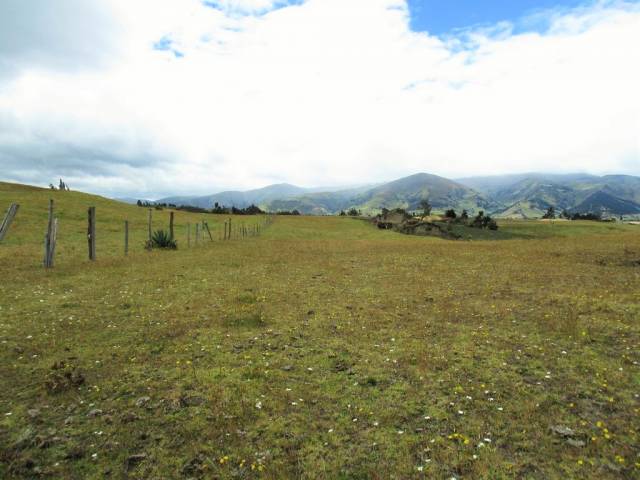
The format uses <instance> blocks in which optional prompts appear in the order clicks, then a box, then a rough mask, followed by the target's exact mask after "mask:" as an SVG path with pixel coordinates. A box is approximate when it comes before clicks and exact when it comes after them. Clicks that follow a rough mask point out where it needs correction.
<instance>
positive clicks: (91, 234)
mask: <svg viewBox="0 0 640 480" xmlns="http://www.w3.org/2000/svg"><path fill="white" fill-rule="evenodd" d="M88 214H89V217H88V221H89V222H88V226H87V241H88V243H89V260H95V259H96V207H89V210H88Z"/></svg>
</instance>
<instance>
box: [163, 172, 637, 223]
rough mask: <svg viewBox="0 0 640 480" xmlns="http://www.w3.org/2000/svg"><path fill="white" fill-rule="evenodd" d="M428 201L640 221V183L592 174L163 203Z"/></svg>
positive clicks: (274, 191) (271, 207)
mask: <svg viewBox="0 0 640 480" xmlns="http://www.w3.org/2000/svg"><path fill="white" fill-rule="evenodd" d="M424 199H428V200H429V202H430V203H431V205H432V206H433V209H434V211H436V212H438V211H444V210H446V209H449V208H454V209H456V210H458V211H461V210H462V209H466V210H467V211H468V212H469V213H471V214H472V213H475V212H477V211H479V210H484V211H485V212H488V213H491V214H492V215H494V216H497V217H502V218H536V217H540V216H542V215H543V214H544V213H545V212H546V210H547V209H548V208H549V207H551V206H552V207H554V208H555V209H556V211H557V212H560V211H562V210H567V211H569V212H572V213H576V212H579V213H587V212H592V213H602V214H604V215H630V216H637V215H640V177H635V176H629V175H606V176H595V175H588V174H580V173H578V174H543V173H527V174H518V175H496V176H486V177H468V178H461V179H457V180H450V179H447V178H444V177H440V176H437V175H431V174H428V173H417V174H415V175H410V176H408V177H404V178H400V179H398V180H394V181H391V182H388V183H383V184H380V185H366V186H359V187H353V188H346V189H334V190H330V189H327V190H326V191H322V189H317V188H316V189H310V188H303V187H297V186H295V185H290V184H287V183H282V184H276V185H269V186H267V187H264V188H260V189H256V190H248V191H225V192H220V193H215V194H212V195H207V196H193V197H189V196H183V197H166V198H162V199H160V200H158V201H157V203H171V204H175V205H191V206H196V207H201V208H212V207H213V206H214V205H215V204H216V203H217V204H218V205H221V206H226V207H231V206H235V207H238V208H244V207H247V206H249V205H251V204H254V205H257V206H259V207H261V208H262V209H264V210H267V211H282V210H298V211H300V212H301V213H303V214H311V215H333V214H336V213H339V212H340V211H342V210H348V209H350V208H355V209H357V210H360V211H362V213H364V214H371V213H376V212H379V211H380V210H381V209H382V208H389V209H392V208H404V209H407V210H419V209H420V202H421V201H422V200H424Z"/></svg>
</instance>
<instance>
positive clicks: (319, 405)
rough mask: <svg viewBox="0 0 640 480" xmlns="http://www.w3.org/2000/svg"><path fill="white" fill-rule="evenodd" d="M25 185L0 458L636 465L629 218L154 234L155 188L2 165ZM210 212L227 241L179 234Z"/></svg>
mask: <svg viewBox="0 0 640 480" xmlns="http://www.w3.org/2000/svg"><path fill="white" fill-rule="evenodd" d="M50 197H52V198H54V199H55V200H56V211H57V214H58V216H59V222H60V227H59V229H60V230H59V240H58V248H57V256H56V266H55V268H54V269H52V270H48V271H46V270H44V269H43V268H42V267H41V262H42V255H43V246H42V245H43V237H44V230H45V226H46V214H47V213H46V210H47V201H48V199H49V198H50ZM14 201H17V202H19V203H20V204H21V209H20V212H19V213H18V216H17V218H16V221H15V223H14V225H13V226H12V228H11V230H10V232H9V235H8V237H7V239H6V240H5V242H4V243H3V244H0V273H1V275H2V281H1V282H0V478H41V477H44V478H77V479H84V478H96V479H97V478H154V479H160V478H225V479H226V478H250V479H253V478H265V479H279V478H305V479H312V478H318V479H367V478H372V479H386V478H397V479H405V478H436V479H440V478H442V479H450V478H456V479H463V478H468V479H475V478H491V479H502V478H505V479H506V478H531V479H555V478H562V479H566V478H594V479H595V478H597V479H601V478H611V479H614V478H615V479H619V478H623V479H624V478H628V479H631V478H639V477H640V438H639V428H640V398H639V395H640V367H639V365H638V362H639V361H640V227H638V226H629V225H620V224H604V223H591V222H556V223H555V224H550V223H542V222H533V221H528V222H517V221H507V222H501V223H500V226H501V228H500V230H499V233H500V235H499V236H498V237H496V238H495V239H491V240H473V241H447V240H441V239H437V238H430V237H411V236H406V235H401V234H397V233H394V232H390V231H381V230H377V229H375V228H374V227H372V226H371V225H370V224H368V223H366V222H363V221H359V220H354V219H350V218H338V217H277V218H276V220H275V222H274V223H273V224H272V225H271V226H269V227H268V228H267V229H266V230H265V231H264V233H263V235H262V236H260V237H257V238H256V237H254V238H249V239H245V240H232V241H226V242H223V241H220V240H218V238H219V232H220V230H221V228H222V227H221V222H223V221H224V220H225V219H226V218H227V217H221V216H214V215H208V216H203V215H195V214H187V213H184V212H178V213H177V214H176V231H177V232H178V234H177V235H178V243H179V249H178V251H161V252H158V251H154V252H147V251H145V250H144V249H143V248H142V245H143V242H144V240H145V238H146V218H147V217H146V215H147V210H146V209H143V208H138V207H135V206H128V205H124V204H119V203H115V202H111V201H108V200H105V199H101V198H99V197H91V196H89V195H84V194H80V193H75V192H50V191H47V190H39V189H28V188H25V187H17V186H12V185H8V184H0V209H1V210H2V211H4V210H5V209H6V208H7V207H8V206H9V204H10V203H11V202H14ZM89 205H95V206H96V210H97V219H98V222H97V231H98V234H97V235H98V252H97V253H98V260H97V262H89V261H88V260H87V259H86V257H87V254H86V251H87V246H86V207H87V206H89ZM203 218H205V219H206V220H207V221H208V222H209V225H211V226H212V227H213V234H214V239H215V241H214V242H209V241H207V242H204V243H201V244H200V245H198V246H197V247H196V246H193V245H192V248H186V238H185V235H186V233H185V224H186V223H187V222H191V223H195V222H197V221H199V220H202V219H203ZM125 219H128V220H129V221H130V222H131V229H132V233H131V237H132V239H131V247H130V248H131V253H130V255H129V256H128V257H124V256H123V254H122V245H123V242H122V238H123V228H122V225H123V221H124V220H125ZM154 221H155V222H156V223H155V227H156V228H160V227H161V226H165V228H166V224H167V221H168V213H167V211H154ZM233 221H234V222H242V221H244V222H246V223H251V222H258V221H259V219H257V218H238V217H236V218H234V220H233Z"/></svg>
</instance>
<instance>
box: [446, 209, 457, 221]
mask: <svg viewBox="0 0 640 480" xmlns="http://www.w3.org/2000/svg"><path fill="white" fill-rule="evenodd" d="M444 217H445V218H450V219H452V220H455V219H456V218H457V217H458V215H457V214H456V211H455V210H454V209H453V208H450V209H449V210H447V211H446V212H444Z"/></svg>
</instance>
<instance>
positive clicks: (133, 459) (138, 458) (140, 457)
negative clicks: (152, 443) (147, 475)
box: [125, 453, 147, 470]
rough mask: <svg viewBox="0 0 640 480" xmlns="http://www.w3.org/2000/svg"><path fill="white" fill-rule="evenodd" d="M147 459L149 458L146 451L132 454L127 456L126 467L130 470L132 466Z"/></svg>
mask: <svg viewBox="0 0 640 480" xmlns="http://www.w3.org/2000/svg"><path fill="white" fill-rule="evenodd" d="M146 459H147V454H146V453H138V454H136V455H131V456H129V457H127V460H126V461H125V468H126V469H127V470H129V469H130V468H133V467H135V466H136V465H138V464H139V463H141V462H144V461H145V460H146Z"/></svg>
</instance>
